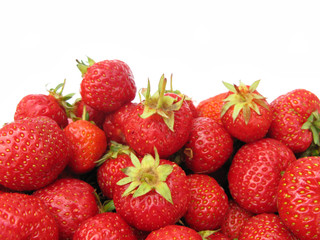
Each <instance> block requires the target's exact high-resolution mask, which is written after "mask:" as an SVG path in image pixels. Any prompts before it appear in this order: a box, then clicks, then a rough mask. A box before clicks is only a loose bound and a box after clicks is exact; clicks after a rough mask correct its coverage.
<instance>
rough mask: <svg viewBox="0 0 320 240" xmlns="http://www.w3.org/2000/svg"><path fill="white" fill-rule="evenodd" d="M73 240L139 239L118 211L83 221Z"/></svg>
mask: <svg viewBox="0 0 320 240" xmlns="http://www.w3.org/2000/svg"><path fill="white" fill-rule="evenodd" d="M72 239H73V240H84V239H95V240H105V239H108V240H120V239H121V240H137V238H136V237H135V235H134V233H133V230H132V229H131V227H130V226H129V225H128V224H127V223H126V222H125V221H124V220H123V219H122V218H121V216H120V215H119V214H117V213H113V212H105V213H100V214H97V215H95V216H93V217H91V218H88V219H87V220H85V221H83V222H82V224H81V225H80V226H79V227H78V229H77V230H76V232H75V233H74V235H73V238H72Z"/></svg>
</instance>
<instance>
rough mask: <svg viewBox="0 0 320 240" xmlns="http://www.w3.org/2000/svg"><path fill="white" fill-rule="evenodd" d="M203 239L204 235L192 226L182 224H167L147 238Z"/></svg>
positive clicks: (158, 239) (148, 239)
mask: <svg viewBox="0 0 320 240" xmlns="http://www.w3.org/2000/svg"><path fill="white" fill-rule="evenodd" d="M172 239H175V240H185V239H192V240H202V237H201V236H200V235H199V234H198V233H197V232H196V231H195V230H193V229H192V228H189V227H186V226H180V225H167V226H165V227H162V228H160V229H157V230H155V231H153V232H151V233H150V234H149V235H148V236H147V238H146V240H172Z"/></svg>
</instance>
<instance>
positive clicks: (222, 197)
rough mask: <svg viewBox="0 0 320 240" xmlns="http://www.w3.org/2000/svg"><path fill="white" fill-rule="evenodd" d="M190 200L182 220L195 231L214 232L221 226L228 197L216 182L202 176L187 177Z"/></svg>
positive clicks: (226, 208)
mask: <svg viewBox="0 0 320 240" xmlns="http://www.w3.org/2000/svg"><path fill="white" fill-rule="evenodd" d="M187 177H188V182H189V189H190V192H191V194H190V195H191V200H190V204H189V207H188V210H187V212H186V214H185V215H184V219H185V221H186V223H187V225H188V226H189V227H191V228H192V229H195V230H196V231H203V230H209V229H210V230H214V229H218V228H219V227H220V226H221V223H222V220H223V218H224V215H225V214H226V212H227V210H228V197H227V195H226V193H225V192H224V190H223V188H222V187H220V185H219V184H218V183H217V181H216V180H215V179H214V178H212V177H210V176H208V175H203V174H190V175H188V176H187Z"/></svg>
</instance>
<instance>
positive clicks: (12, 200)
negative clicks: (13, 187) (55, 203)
mask: <svg viewBox="0 0 320 240" xmlns="http://www.w3.org/2000/svg"><path fill="white" fill-rule="evenodd" d="M0 226H1V231H0V239H2V240H13V239H17V240H18V239H43V240H54V239H56V240H58V239H59V231H58V226H57V223H56V221H55V219H54V217H53V216H52V215H51V213H50V212H49V210H48V209H47V207H46V206H45V205H44V204H43V203H42V201H41V200H40V199H38V198H36V197H34V196H30V195H27V194H22V193H3V194H0Z"/></svg>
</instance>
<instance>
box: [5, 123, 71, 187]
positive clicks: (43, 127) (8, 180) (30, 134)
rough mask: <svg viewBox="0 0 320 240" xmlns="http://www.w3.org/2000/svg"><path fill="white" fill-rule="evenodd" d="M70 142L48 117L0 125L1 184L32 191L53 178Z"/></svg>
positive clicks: (66, 157) (61, 166)
mask: <svg viewBox="0 0 320 240" xmlns="http://www.w3.org/2000/svg"><path fill="white" fill-rule="evenodd" d="M69 151H70V150H69V142H68V139H67V138H66V136H65V134H64V132H63V130H61V128H60V127H59V126H58V124H57V123H56V122H55V121H54V120H52V119H51V118H49V117H36V118H25V119H23V120H19V121H16V122H12V123H9V124H7V125H5V126H4V127H3V128H2V129H0V184H2V185H3V186H5V187H7V188H10V189H12V190H17V191H32V190H36V189H39V188H42V187H44V186H46V185H47V184H49V183H51V182H53V181H54V180H55V179H56V178H57V177H58V175H59V174H60V173H61V172H62V171H63V169H64V168H65V167H66V165H67V164H68V161H69V156H70V152H69Z"/></svg>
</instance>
